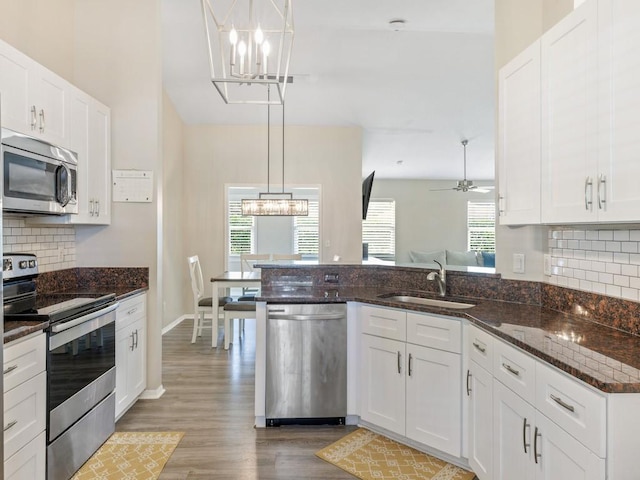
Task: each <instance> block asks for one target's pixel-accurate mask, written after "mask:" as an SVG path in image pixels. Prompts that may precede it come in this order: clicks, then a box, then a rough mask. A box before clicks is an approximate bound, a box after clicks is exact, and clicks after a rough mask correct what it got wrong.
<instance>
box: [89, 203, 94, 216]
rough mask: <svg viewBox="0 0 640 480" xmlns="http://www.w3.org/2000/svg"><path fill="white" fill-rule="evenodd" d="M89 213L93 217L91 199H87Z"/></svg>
mask: <svg viewBox="0 0 640 480" xmlns="http://www.w3.org/2000/svg"><path fill="white" fill-rule="evenodd" d="M89 215H90V216H92V217H93V200H89Z"/></svg>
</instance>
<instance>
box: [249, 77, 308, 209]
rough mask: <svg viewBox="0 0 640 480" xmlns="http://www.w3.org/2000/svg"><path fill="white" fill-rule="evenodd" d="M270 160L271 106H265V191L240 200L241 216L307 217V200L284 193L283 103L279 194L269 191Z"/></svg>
mask: <svg viewBox="0 0 640 480" xmlns="http://www.w3.org/2000/svg"><path fill="white" fill-rule="evenodd" d="M268 88H269V87H268ZM268 88H267V89H268ZM270 158H271V106H270V104H267V191H266V192H263V193H260V194H258V198H249V199H242V215H245V216H281V217H283V216H289V217H290V216H307V215H309V201H308V200H306V199H299V198H295V199H294V198H293V194H292V193H290V192H285V191H284V103H283V104H282V190H281V191H280V192H271V190H270V185H271V182H270V177H269V174H270V170H271V162H270Z"/></svg>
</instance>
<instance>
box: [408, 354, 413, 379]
mask: <svg viewBox="0 0 640 480" xmlns="http://www.w3.org/2000/svg"><path fill="white" fill-rule="evenodd" d="M412 363H413V355H411V354H409V376H411V371H412V370H413V366H412Z"/></svg>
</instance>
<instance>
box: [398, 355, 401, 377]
mask: <svg viewBox="0 0 640 480" xmlns="http://www.w3.org/2000/svg"><path fill="white" fill-rule="evenodd" d="M400 360H401V356H400V350H398V373H400Z"/></svg>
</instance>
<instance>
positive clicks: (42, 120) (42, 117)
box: [40, 108, 45, 133]
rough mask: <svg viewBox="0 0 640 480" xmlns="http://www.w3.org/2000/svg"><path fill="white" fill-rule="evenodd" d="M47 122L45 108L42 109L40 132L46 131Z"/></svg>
mask: <svg viewBox="0 0 640 480" xmlns="http://www.w3.org/2000/svg"><path fill="white" fill-rule="evenodd" d="M44 128H45V122H44V109H43V108H41V109H40V133H44Z"/></svg>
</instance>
